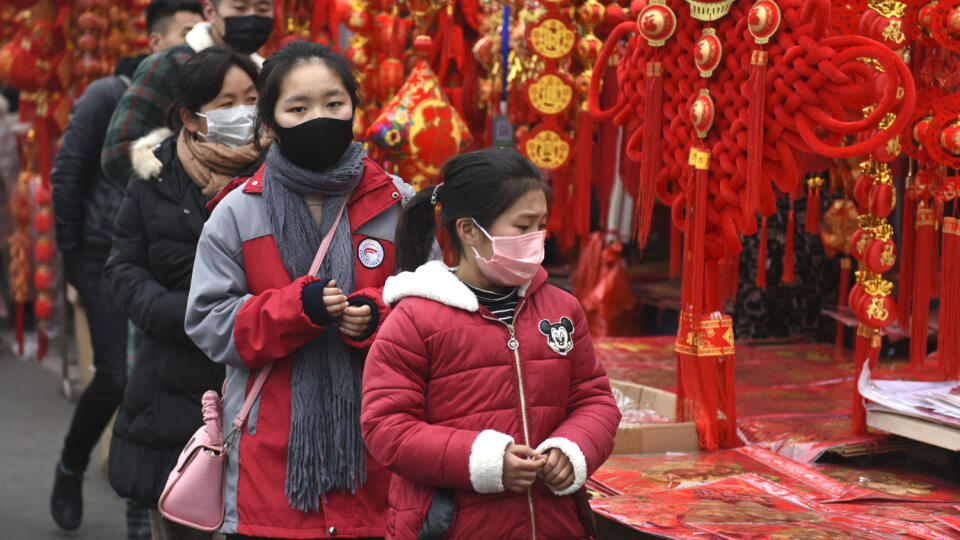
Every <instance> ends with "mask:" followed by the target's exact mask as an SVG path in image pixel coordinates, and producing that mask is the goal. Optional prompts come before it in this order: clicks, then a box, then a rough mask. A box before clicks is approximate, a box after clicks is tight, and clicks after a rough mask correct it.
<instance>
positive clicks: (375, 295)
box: [344, 288, 390, 349]
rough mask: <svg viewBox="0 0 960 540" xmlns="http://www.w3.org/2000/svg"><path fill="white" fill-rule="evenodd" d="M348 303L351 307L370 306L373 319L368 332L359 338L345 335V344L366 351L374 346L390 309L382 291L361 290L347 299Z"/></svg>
mask: <svg viewBox="0 0 960 540" xmlns="http://www.w3.org/2000/svg"><path fill="white" fill-rule="evenodd" d="M347 303H348V304H350V305H351V306H370V315H371V317H372V318H371V319H370V326H368V327H367V330H366V331H365V332H364V333H363V334H361V335H359V336H357V337H352V336H347V335H344V337H345V338H346V340H345V343H347V344H349V345H351V346H353V347H356V348H357V349H366V348H368V347H370V346H371V345H373V340H374V339H375V338H376V337H377V331H378V330H380V325H381V324H382V323H383V321H384V319H386V318H387V314H388V313H389V312H390V308H389V307H387V305H386V304H385V303H384V302H383V295H382V294H381V289H369V288H367V289H361V290H359V291H357V292H355V293H353V294H351V295H350V297H349V298H347Z"/></svg>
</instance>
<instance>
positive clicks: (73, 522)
mask: <svg viewBox="0 0 960 540" xmlns="http://www.w3.org/2000/svg"><path fill="white" fill-rule="evenodd" d="M82 489H83V474H77V473H73V472H69V471H67V470H66V469H64V468H63V466H62V465H61V464H60V463H59V462H57V472H56V475H55V476H54V479H53V494H52V495H50V515H52V516H53V520H54V521H56V522H57V525H58V526H59V527H60V528H61V529H64V530H67V531H72V530H74V529H76V528H77V527H79V526H80V522H81V521H83V496H82V494H81V491H82Z"/></svg>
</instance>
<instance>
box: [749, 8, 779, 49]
mask: <svg viewBox="0 0 960 540" xmlns="http://www.w3.org/2000/svg"><path fill="white" fill-rule="evenodd" d="M781 18H782V14H781V12H780V6H779V5H777V3H776V2H774V1H773V0H760V1H759V2H757V3H755V4H753V6H752V7H751V8H750V12H749V13H748V14H747V28H748V29H749V30H750V33H751V34H753V39H754V40H755V41H756V42H757V43H759V44H761V45H762V44H764V43H767V42H768V41H770V38H771V37H773V34H775V33H776V32H777V29H778V28H780V19H781Z"/></svg>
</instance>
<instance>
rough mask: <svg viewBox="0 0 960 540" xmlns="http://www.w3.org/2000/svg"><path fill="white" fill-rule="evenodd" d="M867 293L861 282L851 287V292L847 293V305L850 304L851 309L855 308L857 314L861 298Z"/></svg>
mask: <svg viewBox="0 0 960 540" xmlns="http://www.w3.org/2000/svg"><path fill="white" fill-rule="evenodd" d="M865 294H867V293H866V291H864V290H863V285H862V284H860V283H857V284H855V285H854V286H853V287H851V288H850V293H849V294H847V305H848V306H850V309H851V310H854V314H856V308H857V306H859V305H860V300H861V299H862V298H863V295H865Z"/></svg>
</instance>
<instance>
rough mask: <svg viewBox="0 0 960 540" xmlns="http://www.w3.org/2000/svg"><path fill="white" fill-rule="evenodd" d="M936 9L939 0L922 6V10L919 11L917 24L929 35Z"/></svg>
mask: <svg viewBox="0 0 960 540" xmlns="http://www.w3.org/2000/svg"><path fill="white" fill-rule="evenodd" d="M936 11H937V1H936V0H934V1H933V2H930V3H928V4H927V5H925V6H923V7H922V8H920V12H919V13H917V25H918V26H920V28H921V29H922V30H923V31H924V32H926V33H927V34H928V35H929V34H930V31H931V26H932V25H933V16H934V14H935V13H936Z"/></svg>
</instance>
